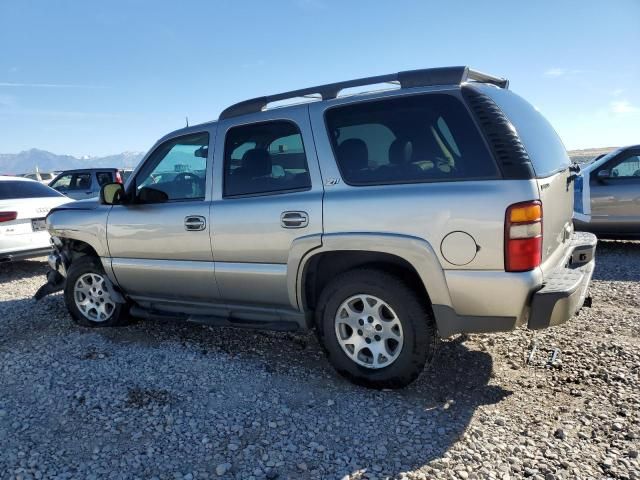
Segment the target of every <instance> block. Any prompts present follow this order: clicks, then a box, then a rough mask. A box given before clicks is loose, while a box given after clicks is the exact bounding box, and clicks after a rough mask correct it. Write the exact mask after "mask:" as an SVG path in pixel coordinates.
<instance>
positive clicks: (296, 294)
mask: <svg viewBox="0 0 640 480" xmlns="http://www.w3.org/2000/svg"><path fill="white" fill-rule="evenodd" d="M345 250H351V251H355V250H358V251H368V252H376V253H387V254H390V255H395V256H397V257H400V258H402V259H404V260H406V261H407V262H409V263H410V264H411V265H412V266H413V268H415V270H416V271H417V272H418V275H419V276H420V279H421V280H422V282H423V284H424V286H425V288H426V290H427V291H428V292H429V297H430V299H431V303H432V304H433V305H436V304H437V305H442V306H446V307H449V308H451V305H452V303H451V297H450V296H449V289H448V287H447V281H446V278H445V275H444V272H443V270H442V265H440V262H439V261H438V257H437V256H436V254H435V252H434V251H433V248H432V247H431V245H430V244H429V242H427V241H425V240H423V239H421V238H417V237H413V236H409V235H398V234H392V233H361V232H353V233H330V234H325V235H322V237H320V235H314V236H310V237H303V238H301V239H298V240H296V242H294V244H293V245H292V248H291V254H290V255H289V260H288V264H287V272H288V273H289V274H288V279H287V286H288V289H289V299H290V301H291V305H292V306H294V307H295V308H297V309H298V310H300V311H304V305H303V301H302V300H303V278H304V274H305V267H306V265H307V263H308V262H309V260H310V259H311V258H312V257H313V256H314V255H318V254H321V253H324V252H335V251H345ZM434 310H436V309H434ZM439 320H440V319H438V318H436V321H437V323H438V324H440V321H439Z"/></svg>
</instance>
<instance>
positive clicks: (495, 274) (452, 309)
mask: <svg viewBox="0 0 640 480" xmlns="http://www.w3.org/2000/svg"><path fill="white" fill-rule="evenodd" d="M596 243H597V240H596V237H595V235H593V234H591V233H586V232H574V234H573V237H572V238H571V243H570V244H569V245H568V246H567V248H566V250H565V253H564V255H563V256H562V258H561V259H558V261H557V267H556V268H548V269H547V268H545V271H544V273H543V271H542V269H541V268H537V269H535V270H531V271H529V272H520V273H510V272H504V271H469V270H455V271H447V272H446V273H445V274H446V279H447V285H448V287H449V292H450V294H451V299H452V302H453V304H452V305H438V304H433V305H432V307H433V313H434V315H435V317H436V322H437V324H438V331H439V333H440V336H442V337H448V336H450V335H453V334H456V333H490V332H503V331H508V330H513V329H514V328H516V327H518V326H522V325H527V327H528V328H530V329H534V330H538V329H541V328H546V327H551V326H554V325H560V324H561V323H564V322H566V321H567V320H568V319H569V318H571V317H572V316H573V315H574V314H575V313H576V312H577V311H578V310H579V309H580V308H581V307H582V305H583V304H584V300H585V298H586V295H587V290H588V287H589V282H590V281H591V276H592V274H593V270H594V268H595V262H594V254H595V248H596Z"/></svg>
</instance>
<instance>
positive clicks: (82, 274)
mask: <svg viewBox="0 0 640 480" xmlns="http://www.w3.org/2000/svg"><path fill="white" fill-rule="evenodd" d="M64 300H65V303H66V304H67V309H68V310H69V313H70V314H71V317H72V318H73V320H74V321H75V322H76V323H77V324H78V325H82V326H84V327H114V326H119V325H123V324H125V323H127V313H128V306H127V305H126V304H121V303H118V302H116V301H115V299H114V298H113V296H112V295H111V291H110V284H109V281H108V279H107V276H106V274H105V272H104V269H103V268H102V265H101V264H100V261H99V260H98V259H96V258H94V257H89V256H86V257H81V258H78V259H77V260H74V261H73V262H72V263H71V267H70V268H69V273H68V275H67V283H66V286H65V289H64Z"/></svg>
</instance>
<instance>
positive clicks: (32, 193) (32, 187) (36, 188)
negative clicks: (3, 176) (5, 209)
mask: <svg viewBox="0 0 640 480" xmlns="http://www.w3.org/2000/svg"><path fill="white" fill-rule="evenodd" d="M63 196H64V195H62V194H61V193H58V192H56V191H55V190H53V189H52V188H49V187H47V186H46V185H42V184H41V183H38V182H20V181H18V182H15V181H11V180H8V181H2V182H0V200H10V199H15V198H42V197H63Z"/></svg>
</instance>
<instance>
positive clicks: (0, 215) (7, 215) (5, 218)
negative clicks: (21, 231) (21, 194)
mask: <svg viewBox="0 0 640 480" xmlns="http://www.w3.org/2000/svg"><path fill="white" fill-rule="evenodd" d="M16 218H18V212H0V222H10V221H11V220H15V219H16Z"/></svg>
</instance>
